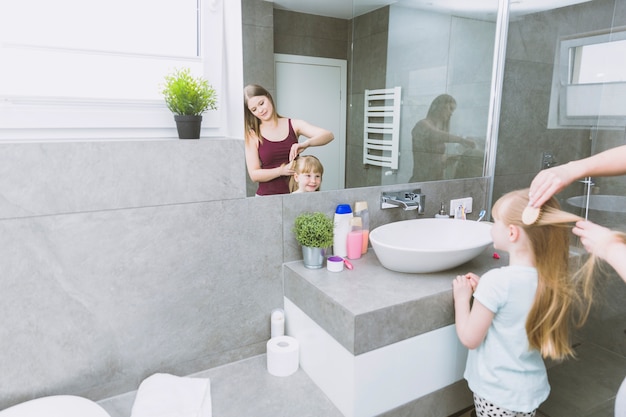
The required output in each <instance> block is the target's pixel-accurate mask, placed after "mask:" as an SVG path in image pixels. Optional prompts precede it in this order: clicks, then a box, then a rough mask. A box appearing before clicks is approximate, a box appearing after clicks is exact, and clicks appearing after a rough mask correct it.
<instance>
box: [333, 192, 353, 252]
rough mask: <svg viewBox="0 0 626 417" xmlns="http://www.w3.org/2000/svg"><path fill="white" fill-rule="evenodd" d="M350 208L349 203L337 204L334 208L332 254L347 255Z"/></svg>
mask: <svg viewBox="0 0 626 417" xmlns="http://www.w3.org/2000/svg"><path fill="white" fill-rule="evenodd" d="M350 219H352V209H351V208H350V204H339V205H338V206H337V209H336V210H335V218H334V223H335V225H334V229H333V255H335V256H341V257H342V258H345V257H346V256H348V244H347V242H348V233H350V230H351V227H350Z"/></svg>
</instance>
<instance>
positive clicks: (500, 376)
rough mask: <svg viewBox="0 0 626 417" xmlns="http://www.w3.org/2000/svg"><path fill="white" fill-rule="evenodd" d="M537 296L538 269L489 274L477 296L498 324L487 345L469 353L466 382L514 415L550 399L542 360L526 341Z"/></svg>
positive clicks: (510, 269) (508, 269)
mask: <svg viewBox="0 0 626 417" xmlns="http://www.w3.org/2000/svg"><path fill="white" fill-rule="evenodd" d="M536 291H537V270H536V269H535V268H532V267H521V266H507V267H504V268H498V269H493V270H491V271H489V272H487V273H486V274H484V275H483V276H482V277H481V278H480V281H479V283H478V286H477V287H476V291H475V292H474V299H475V300H478V301H480V303H481V304H483V305H484V306H485V307H486V308H487V309H489V310H490V311H491V312H493V313H494V318H493V321H492V323H491V326H490V327H489V330H488V331H487V336H485V340H483V343H482V344H481V345H480V346H479V347H477V348H476V349H473V350H470V351H469V354H468V357H467V366H466V368H465V375H464V376H465V379H466V380H467V382H468V384H469V387H470V389H471V390H472V392H474V393H475V394H476V395H478V396H480V397H483V398H484V399H486V400H489V401H490V402H493V403H494V404H495V405H497V406H499V407H503V408H506V409H508V410H511V411H518V412H529V411H533V410H535V409H536V408H537V407H539V405H540V404H541V403H542V402H544V401H545V400H546V398H548V394H549V393H550V384H549V383H548V375H547V372H546V367H545V364H544V362H543V359H542V358H541V354H540V352H539V351H537V350H536V349H532V350H529V346H528V337H527V336H526V317H527V316H528V312H529V311H530V308H531V306H532V304H533V300H534V298H535V292H536Z"/></svg>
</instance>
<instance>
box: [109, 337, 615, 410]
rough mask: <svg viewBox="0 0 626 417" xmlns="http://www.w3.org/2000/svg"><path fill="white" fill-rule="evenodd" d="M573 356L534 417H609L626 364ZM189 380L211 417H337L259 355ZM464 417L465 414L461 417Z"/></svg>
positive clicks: (585, 352) (125, 402)
mask: <svg viewBox="0 0 626 417" xmlns="http://www.w3.org/2000/svg"><path fill="white" fill-rule="evenodd" d="M576 350H577V355H578V358H577V359H575V360H568V361H566V362H563V363H561V364H558V365H555V366H552V367H550V368H549V370H548V377H549V379H550V385H551V386H552V390H551V393H550V397H549V398H548V400H546V402H545V403H543V404H542V405H541V407H540V408H539V413H538V414H537V417H614V413H613V409H614V404H615V395H616V393H617V390H618V388H619V385H620V384H621V382H622V380H623V379H624V377H625V376H626V358H624V357H622V356H620V355H617V354H615V353H613V352H610V351H608V350H606V349H604V348H601V347H599V346H597V345H594V344H591V343H582V344H580V345H579V346H578V347H577V348H576ZM192 376H196V377H205V378H206V377H208V378H210V380H211V397H212V398H211V399H212V403H213V404H212V405H213V415H215V416H220V417H241V416H245V415H249V414H248V413H249V412H250V410H251V409H253V410H255V415H257V416H287V415H293V416H296V415H297V416H299V417H320V416H324V417H341V416H342V414H341V413H340V412H339V410H338V409H337V408H336V407H335V406H334V405H333V404H332V403H331V401H330V400H329V399H328V398H327V397H326V396H325V395H324V393H323V392H322V391H321V390H320V389H319V388H318V387H317V386H315V384H314V383H313V381H311V379H310V378H309V377H308V376H307V375H306V373H304V371H302V370H301V369H300V370H298V371H297V372H296V373H295V374H293V375H291V376H289V377H285V378H280V377H274V376H271V375H269V374H268V372H267V368H266V357H265V355H259V356H255V357H252V358H249V359H246V360H243V361H240V362H235V363H231V364H228V365H224V366H221V367H217V368H213V369H210V370H208V371H204V372H201V373H198V374H195V375H192ZM134 399H135V392H130V393H127V394H124V395H121V396H118V397H114V398H111V399H107V400H104V401H101V402H100V405H102V406H103V407H104V408H105V409H106V410H107V411H108V412H109V414H110V415H111V417H129V416H130V414H131V409H132V404H133V402H134ZM290 399H291V400H290ZM469 416H470V412H468V413H466V414H464V415H463V416H462V417H469Z"/></svg>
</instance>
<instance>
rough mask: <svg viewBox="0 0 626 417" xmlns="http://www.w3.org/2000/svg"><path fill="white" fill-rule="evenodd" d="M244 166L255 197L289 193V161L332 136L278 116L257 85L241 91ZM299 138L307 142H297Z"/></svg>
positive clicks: (311, 126)
mask: <svg viewBox="0 0 626 417" xmlns="http://www.w3.org/2000/svg"><path fill="white" fill-rule="evenodd" d="M243 107H244V122H245V139H246V141H245V142H246V143H245V153H246V166H247V168H248V174H249V175H250V179H251V180H252V181H254V182H258V183H259V186H258V189H257V192H256V194H257V195H273V194H289V191H290V190H289V179H290V178H291V176H292V175H293V174H294V172H295V171H294V169H293V165H292V161H293V160H294V159H295V158H296V157H297V156H298V155H299V154H300V153H301V152H302V151H304V150H305V149H306V148H308V147H309V146H322V145H326V144H327V143H329V142H330V141H332V140H333V139H334V135H333V134H332V133H331V132H330V131H328V130H326V129H323V128H321V127H317V126H313V125H312V124H310V123H307V122H305V121H304V120H298V119H290V118H286V117H282V116H280V115H279V114H278V113H277V112H276V106H275V105H274V100H273V99H272V96H271V94H270V93H269V92H268V91H267V90H266V89H265V88H263V87H261V86H260V85H256V84H251V85H248V86H246V87H245V88H244V106H243ZM300 136H304V137H306V138H307V139H306V140H305V141H303V142H299V141H298V139H299V137H300Z"/></svg>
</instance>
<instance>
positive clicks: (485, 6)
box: [269, 0, 592, 20]
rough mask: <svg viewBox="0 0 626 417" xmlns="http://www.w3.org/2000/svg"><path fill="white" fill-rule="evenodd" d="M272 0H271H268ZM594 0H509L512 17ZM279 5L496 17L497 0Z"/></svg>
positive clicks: (280, 2)
mask: <svg viewBox="0 0 626 417" xmlns="http://www.w3.org/2000/svg"><path fill="white" fill-rule="evenodd" d="M269 1H270V2H272V0H269ZM588 1H592V0H510V5H511V6H510V9H509V11H510V14H511V16H512V17H516V16H521V15H524V14H529V13H536V12H541V11H546V10H551V9H558V8H560V7H565V6H570V5H572V4H578V3H585V2H588ZM273 3H274V5H275V7H276V8H278V9H284V10H290V11H294V12H300V13H308V14H315V15H320V16H328V17H337V18H340V19H351V18H352V17H354V16H359V15H362V14H364V13H367V12H371V11H372V10H376V9H378V8H380V7H383V6H386V5H389V4H394V3H397V4H401V5H402V6H405V7H414V8H416V9H421V10H428V11H432V12H445V13H448V14H449V13H452V14H454V15H456V16H466V17H475V18H482V19H489V20H492V19H493V20H495V15H496V9H497V5H498V0H273Z"/></svg>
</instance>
